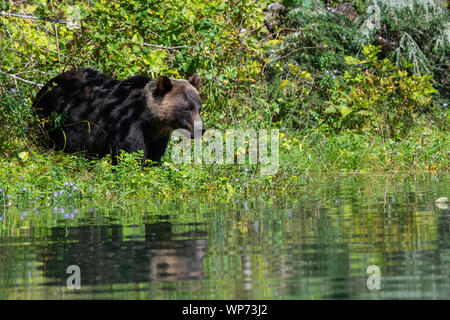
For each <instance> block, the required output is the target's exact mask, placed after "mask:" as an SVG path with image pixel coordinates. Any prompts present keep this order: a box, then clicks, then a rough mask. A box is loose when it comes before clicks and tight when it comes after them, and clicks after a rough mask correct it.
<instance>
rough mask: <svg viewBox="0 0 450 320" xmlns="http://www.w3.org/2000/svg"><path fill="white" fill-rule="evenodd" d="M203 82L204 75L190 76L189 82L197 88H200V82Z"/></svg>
mask: <svg viewBox="0 0 450 320" xmlns="http://www.w3.org/2000/svg"><path fill="white" fill-rule="evenodd" d="M201 82H202V77H200V76H199V75H198V74H196V75H193V76H192V77H190V78H189V83H190V84H192V85H193V86H194V87H195V89H197V91H198V90H200V84H201Z"/></svg>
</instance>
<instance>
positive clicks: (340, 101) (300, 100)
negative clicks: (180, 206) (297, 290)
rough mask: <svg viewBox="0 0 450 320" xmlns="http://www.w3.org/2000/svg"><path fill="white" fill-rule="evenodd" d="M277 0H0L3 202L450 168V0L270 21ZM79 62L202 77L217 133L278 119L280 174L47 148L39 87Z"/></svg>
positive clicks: (209, 194) (151, 194)
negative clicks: (36, 106)
mask: <svg viewBox="0 0 450 320" xmlns="http://www.w3.org/2000/svg"><path fill="white" fill-rule="evenodd" d="M268 3H269V2H268V1H255V0H242V1H216V0H213V1H200V0H198V1H197V0H191V1H181V0H172V1H145V2H143V1H138V0H127V1H122V0H119V1H103V0H101V1H87V0H85V1H68V0H67V1H59V2H56V1H45V0H39V1H24V2H21V3H18V4H15V3H13V2H10V1H3V2H2V6H3V7H2V8H3V10H5V11H2V13H3V14H2V15H1V16H0V33H1V37H0V48H1V49H0V50H1V54H0V63H1V69H0V108H1V112H0V123H1V127H0V189H1V191H0V203H1V204H2V206H8V205H11V206H19V207H20V206H23V207H27V206H29V203H30V201H32V202H35V203H39V204H40V205H45V206H47V205H57V204H62V203H68V202H72V201H81V202H83V201H104V200H105V199H107V200H111V201H114V202H115V203H120V202H122V201H124V200H127V199H138V198H145V199H148V198H151V199H166V198H175V197H176V198H180V197H182V198H185V197H188V196H191V195H197V196H199V197H205V198H208V199H212V198H214V197H217V198H221V199H224V198H225V199H226V198H227V197H228V198H230V197H243V196H248V195H254V194H265V193H273V192H277V193H291V192H296V191H298V190H299V189H301V188H303V187H304V186H305V184H306V179H307V175H308V174H309V173H311V172H314V171H322V172H353V171H357V172H373V171H424V170H429V171H436V170H440V171H446V170H448V165H449V149H448V146H449V142H450V141H449V135H448V129H447V128H448V127H449V125H448V120H449V110H448V74H449V61H448V56H449V53H450V52H449V48H450V42H449V41H450V40H449V16H448V12H447V11H446V10H445V3H444V4H442V5H440V4H437V3H438V2H437V1H436V2H435V1H432V0H420V1H419V0H398V1H391V2H383V1H376V0H374V1H370V2H369V3H365V2H364V1H349V3H350V4H351V5H353V9H354V13H355V15H354V16H349V15H346V14H343V13H342V10H341V7H342V3H341V1H311V0H292V1H284V5H285V6H286V10H284V11H283V12H282V15H281V17H280V18H279V20H280V24H279V25H278V26H276V27H275V28H274V30H270V31H269V30H268V29H267V27H266V26H265V24H264V16H265V11H264V9H265V8H266V6H267V5H268ZM386 3H391V4H386ZM7 4H9V5H7ZM442 6H443V7H442ZM405 15H408V17H410V16H412V17H413V20H411V19H405V18H404V17H405ZM402 17H403V18H402ZM67 22H70V24H67ZM79 66H90V67H94V68H97V69H99V70H101V71H103V72H104V73H106V74H110V75H114V76H115V77H117V78H119V79H124V78H126V77H128V76H131V75H133V74H145V75H148V76H150V77H156V76H157V75H159V74H167V75H170V76H172V77H179V78H181V77H183V78H186V77H188V76H190V75H192V74H193V73H198V74H200V75H201V76H202V77H203V79H204V80H203V90H202V92H201V97H202V100H203V103H204V115H203V117H204V120H205V123H206V126H207V128H218V129H222V130H223V129H226V128H243V129H244V128H255V129H259V128H268V129H279V130H280V168H279V170H278V172H277V174H275V175H273V176H260V175H259V168H258V166H256V165H245V164H241V165H199V164H192V165H175V164H174V163H173V162H172V160H171V158H170V149H169V150H168V151H167V153H166V156H165V157H164V158H163V161H162V165H161V166H158V167H150V168H145V169H141V168H140V167H139V166H138V162H136V161H135V159H136V157H137V156H138V155H129V154H123V157H122V159H121V161H120V162H119V165H118V166H117V167H116V168H115V169H114V170H111V166H110V164H109V161H108V159H107V158H106V159H102V160H95V161H92V160H88V159H86V158H84V157H82V156H77V155H69V154H64V153H61V152H55V151H52V150H47V149H45V148H44V146H43V145H42V142H43V141H45V132H43V130H42V120H39V119H37V118H36V117H35V115H34V114H33V113H32V111H31V110H30V106H31V102H32V100H33V98H34V96H35V95H36V93H37V91H38V89H39V88H38V86H37V85H36V84H43V83H45V82H46V81H47V80H49V79H50V78H51V77H52V76H54V75H57V74H58V73H59V72H61V71H64V70H68V69H70V68H73V67H79ZM23 80H25V81H23Z"/></svg>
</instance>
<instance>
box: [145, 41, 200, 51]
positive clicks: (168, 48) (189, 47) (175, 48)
mask: <svg viewBox="0 0 450 320" xmlns="http://www.w3.org/2000/svg"><path fill="white" fill-rule="evenodd" d="M142 45H144V46H146V47H153V48H159V49H165V50H177V49H192V48H193V47H191V46H174V47H166V46H160V45H158V44H151V43H145V42H144V43H142Z"/></svg>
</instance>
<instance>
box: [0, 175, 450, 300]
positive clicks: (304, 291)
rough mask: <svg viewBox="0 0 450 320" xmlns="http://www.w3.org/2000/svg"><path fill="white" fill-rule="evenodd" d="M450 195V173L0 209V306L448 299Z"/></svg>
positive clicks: (325, 179)
mask: <svg viewBox="0 0 450 320" xmlns="http://www.w3.org/2000/svg"><path fill="white" fill-rule="evenodd" d="M449 189H450V188H449V179H448V174H432V173H426V174H397V175H381V174H380V175H357V174H354V175H351V174H347V175H337V174H336V175H331V174H330V175H329V176H323V175H322V176H320V177H319V176H317V177H314V176H311V177H310V178H308V179H307V183H306V184H305V187H304V189H303V190H300V191H299V192H297V193H294V194H292V193H290V194H289V195H288V194H273V195H271V194H264V195H259V196H258V197H256V198H255V197H248V198H240V199H230V198H226V200H224V201H221V202H214V203H212V202H208V201H207V200H205V199H204V198H199V199H188V200H183V201H182V200H179V201H170V202H164V203H157V204H155V203H151V202H142V203H129V205H127V206H125V207H117V206H115V205H114V204H105V206H102V207H96V208H92V207H90V206H89V204H84V205H82V206H81V205H80V206H79V207H77V205H76V204H74V205H73V206H68V207H67V206H66V207H64V208H56V209H54V208H29V209H28V210H24V209H23V208H21V209H20V210H19V209H17V208H15V209H14V208H10V209H8V208H6V207H2V208H0V219H1V220H0V299H92V298H95V299H449V298H450V211H449V209H448V208H446V206H445V205H441V208H439V207H438V206H436V205H435V204H434V200H435V199H436V198H438V197H442V196H446V197H449ZM36 210H37V212H36ZM24 211H27V214H24ZM70 265H77V266H79V267H80V270H81V289H80V290H70V289H68V288H67V285H66V282H67V278H68V277H69V276H70V274H68V273H67V272H66V270H67V267H68V266H70ZM370 265H375V266H378V267H379V268H380V272H381V278H380V284H381V289H379V290H376V289H375V290H369V289H368V287H367V278H368V276H369V275H368V274H367V267H368V266H370Z"/></svg>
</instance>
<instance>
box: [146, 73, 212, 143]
mask: <svg viewBox="0 0 450 320" xmlns="http://www.w3.org/2000/svg"><path fill="white" fill-rule="evenodd" d="M200 82H201V77H200V76H199V75H194V76H192V77H191V78H190V79H189V81H188V80H184V79H181V80H178V79H170V78H168V77H166V76H160V77H158V79H156V81H155V83H154V88H153V90H152V92H151V94H150V95H149V96H148V100H147V105H148V107H149V108H150V111H151V113H152V116H153V118H154V119H156V120H157V121H158V122H159V124H160V125H161V127H164V128H165V129H166V130H168V131H172V130H176V129H185V130H187V131H188V132H189V133H190V136H191V138H199V137H201V136H202V135H203V133H204V132H205V126H204V124H203V120H202V118H201V116H200V112H201V109H202V105H201V102H200V97H199V94H198V90H199V89H200Z"/></svg>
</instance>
